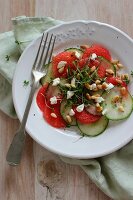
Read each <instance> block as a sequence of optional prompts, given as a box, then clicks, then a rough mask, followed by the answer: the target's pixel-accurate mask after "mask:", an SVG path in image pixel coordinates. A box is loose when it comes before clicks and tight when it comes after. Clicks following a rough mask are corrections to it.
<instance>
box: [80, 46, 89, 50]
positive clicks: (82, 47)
mask: <svg viewBox="0 0 133 200" xmlns="http://www.w3.org/2000/svg"><path fill="white" fill-rule="evenodd" d="M89 47H90V46H89V45H81V46H80V48H81V49H83V50H85V49H87V48H89Z"/></svg>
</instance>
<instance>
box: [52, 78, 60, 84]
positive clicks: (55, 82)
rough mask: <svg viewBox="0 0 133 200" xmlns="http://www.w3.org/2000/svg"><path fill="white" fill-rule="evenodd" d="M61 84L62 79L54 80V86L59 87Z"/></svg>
mask: <svg viewBox="0 0 133 200" xmlns="http://www.w3.org/2000/svg"><path fill="white" fill-rule="evenodd" d="M59 83H60V78H55V79H54V80H53V84H52V85H53V86H57V85H59Z"/></svg>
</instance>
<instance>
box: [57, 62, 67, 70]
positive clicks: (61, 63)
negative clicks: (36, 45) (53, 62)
mask: <svg viewBox="0 0 133 200" xmlns="http://www.w3.org/2000/svg"><path fill="white" fill-rule="evenodd" d="M66 64H67V62H66V61H60V62H59V63H58V65H57V69H60V68H62V67H65V65H66Z"/></svg>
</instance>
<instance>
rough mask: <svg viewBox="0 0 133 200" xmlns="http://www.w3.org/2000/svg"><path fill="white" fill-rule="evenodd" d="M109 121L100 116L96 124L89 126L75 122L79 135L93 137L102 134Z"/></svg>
mask: <svg viewBox="0 0 133 200" xmlns="http://www.w3.org/2000/svg"><path fill="white" fill-rule="evenodd" d="M108 122H109V120H108V119H107V118H106V117H105V116H102V117H101V118H100V119H99V120H98V121H97V122H94V123H91V124H82V123H81V122H79V121H77V125H78V128H79V130H80V131H81V134H83V135H87V136H91V137H94V136H96V135H99V134H101V133H103V132H104V130H105V129H106V128H107V126H108Z"/></svg>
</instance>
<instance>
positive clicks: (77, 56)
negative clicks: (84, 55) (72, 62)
mask: <svg viewBox="0 0 133 200" xmlns="http://www.w3.org/2000/svg"><path fill="white" fill-rule="evenodd" d="M75 56H76V58H77V59H80V58H81V54H80V53H79V52H78V51H75Z"/></svg>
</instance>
